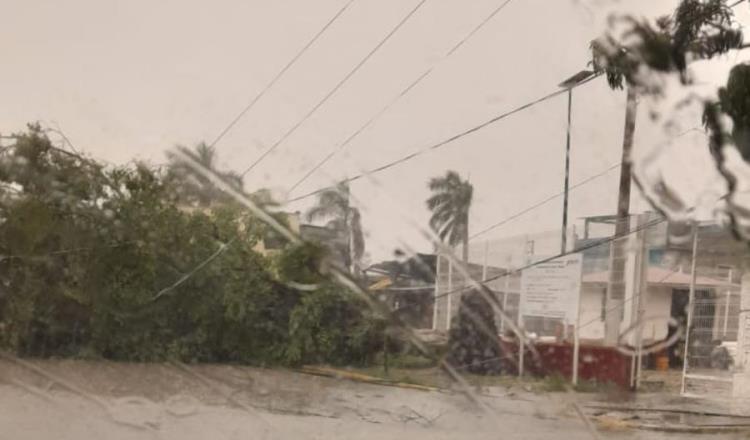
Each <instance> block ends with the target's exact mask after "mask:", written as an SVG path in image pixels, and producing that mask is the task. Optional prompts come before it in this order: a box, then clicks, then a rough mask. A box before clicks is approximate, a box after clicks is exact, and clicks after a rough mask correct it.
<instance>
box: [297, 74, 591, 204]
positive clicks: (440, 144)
mask: <svg viewBox="0 0 750 440" xmlns="http://www.w3.org/2000/svg"><path fill="white" fill-rule="evenodd" d="M598 76H600V74H596V75H593V76H591V77H590V78H588V79H587V80H585V81H581V82H580V83H578V84H576V85H575V86H573V87H572V88H576V87H580V86H582V85H584V84H586V83H588V82H589V81H592V80H593V79H594V78H597V77H598ZM568 90H569V89H562V90H558V91H555V92H552V93H549V94H547V95H544V96H542V97H541V98H538V99H535V100H533V101H531V102H528V103H526V104H523V105H521V106H519V107H516V108H514V109H513V110H510V111H507V112H505V113H502V114H500V115H497V116H495V117H493V118H492V119H489V120H487V121H485V122H483V123H481V124H479V125H476V126H474V127H472V128H469V129H468V130H464V131H462V132H460V133H458V134H455V135H453V136H451V137H449V138H447V139H444V140H442V141H439V142H437V143H435V144H432V145H430V146H427V147H424V148H422V149H421V150H418V151H415V152H413V153H410V154H408V155H406V156H404V157H402V158H400V159H396V160H394V161H392V162H389V163H387V164H384V165H381V166H379V167H377V168H373V169H371V170H369V171H366V172H364V173H360V174H357V175H356V176H353V177H350V178H347V179H343V180H341V181H340V182H339V184H341V183H349V182H354V181H356V180H359V179H361V178H362V177H364V176H366V175H369V174H374V173H379V172H381V171H385V170H387V169H389V168H393V167H395V166H397V165H400V164H402V163H404V162H407V161H410V160H412V159H414V158H416V157H419V156H421V155H423V154H425V153H429V152H430V151H432V150H436V149H438V148H440V147H444V146H446V145H448V144H450V143H452V142H454V141H457V140H458V139H461V138H462V137H464V136H468V135H470V134H472V133H474V132H477V131H479V130H481V129H483V128H485V127H487V126H489V125H492V124H494V123H495V122H498V121H501V120H503V119H505V118H507V117H509V116H512V115H514V114H516V113H519V112H522V111H524V110H527V109H529V108H531V107H534V106H535V105H537V104H541V103H542V102H545V101H548V100H550V99H552V98H554V97H556V96H559V95H562V94H565V93H568ZM333 187H335V185H331V186H326V187H324V188H319V189H317V190H315V191H312V192H309V193H307V194H304V195H301V196H298V197H294V198H292V199H289V200H288V201H287V203H290V202H296V201H298V200H302V199H306V198H308V197H312V196H314V195H316V194H320V193H322V192H324V191H326V190H328V189H330V188H333Z"/></svg>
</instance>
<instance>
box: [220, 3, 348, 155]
mask: <svg viewBox="0 0 750 440" xmlns="http://www.w3.org/2000/svg"><path fill="white" fill-rule="evenodd" d="M354 2H355V0H349V1H348V2H346V3H345V4H344V6H342V7H341V9H339V10H338V12H336V14H334V15H333V17H331V19H330V20H328V22H327V23H326V24H325V26H323V27H322V28H321V29H320V30H319V31H318V32H317V33H316V34H315V36H313V37H312V39H311V40H310V41H308V42H307V44H305V45H304V46H303V47H302V49H300V50H299V52H297V54H296V55H294V56H293V57H292V59H291V60H289V62H288V63H286V65H285V66H284V67H283V68H282V69H281V70H280V71H279V72H278V73H277V74H276V76H274V77H273V79H272V80H271V82H269V83H268V84H267V85H266V86H265V87H264V88H263V90H261V91H260V93H258V94H257V95H255V97H254V98H253V99H252V100H251V101H250V103H249V104H248V105H247V106H245V108H243V109H242V111H240V112H239V113H238V114H237V116H235V118H234V119H232V121H231V122H230V123H229V124H228V125H227V126H226V127H224V129H223V130H222V131H221V133H219V135H218V136H216V139H214V140H213V142H211V144H210V146H211V147H214V146H215V145H216V144H217V143H219V141H220V140H221V139H222V138H224V136H226V134H227V133H229V131H230V130H231V129H232V128H234V126H235V125H237V123H238V122H240V119H242V117H243V116H245V114H246V113H247V112H249V111H250V110H251V109H252V108H253V107H255V104H256V103H257V102H258V101H260V99H261V98H262V97H263V96H265V94H266V93H267V92H268V91H269V90H270V89H271V87H273V86H274V85H275V84H276V83H277V82H278V81H279V80H280V79H281V77H282V76H284V74H285V73H286V72H287V71H288V70H289V69H290V68H291V67H292V66H293V65H294V64H296V63H297V60H299V59H300V58H301V57H302V55H303V54H304V53H305V52H307V50H308V49H309V48H310V47H311V46H312V45H313V44H315V42H316V41H318V39H319V38H320V37H321V36H322V35H323V34H324V33H325V32H326V31H327V30H328V28H330V27H331V25H332V24H333V23H334V22H335V21H336V20H338V18H339V17H340V16H341V14H343V13H344V11H346V10H347V9H348V8H349V6H351V4H352V3H354Z"/></svg>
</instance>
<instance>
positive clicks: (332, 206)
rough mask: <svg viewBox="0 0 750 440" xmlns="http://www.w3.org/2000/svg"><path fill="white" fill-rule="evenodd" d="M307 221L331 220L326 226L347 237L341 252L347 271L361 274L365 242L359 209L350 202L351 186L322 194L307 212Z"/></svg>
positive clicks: (341, 185)
mask: <svg viewBox="0 0 750 440" xmlns="http://www.w3.org/2000/svg"><path fill="white" fill-rule="evenodd" d="M307 219H308V220H309V221H315V220H329V221H328V223H327V225H326V226H327V227H329V228H331V229H333V230H334V231H336V232H337V235H340V236H344V237H346V243H344V244H342V245H341V248H340V249H339V251H340V252H341V254H342V255H343V256H344V264H345V265H346V267H347V269H348V270H349V271H350V272H352V273H354V274H359V272H360V270H361V260H362V256H363V255H364V253H365V240H364V232H363V230H362V221H361V215H360V212H359V209H357V208H355V207H353V206H351V204H350V202H349V185H348V184H347V183H340V184H339V185H337V186H336V187H335V188H332V189H328V190H325V191H323V192H321V193H320V194H319V195H318V201H317V204H316V205H315V206H313V207H312V208H310V210H309V211H308V212H307Z"/></svg>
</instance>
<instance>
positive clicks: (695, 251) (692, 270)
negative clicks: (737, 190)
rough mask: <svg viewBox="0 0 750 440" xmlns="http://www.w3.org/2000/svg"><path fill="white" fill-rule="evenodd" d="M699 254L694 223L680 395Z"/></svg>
mask: <svg viewBox="0 0 750 440" xmlns="http://www.w3.org/2000/svg"><path fill="white" fill-rule="evenodd" d="M697 254H698V226H697V224H696V223H693V261H691V262H690V267H691V268H690V293H689V296H688V313H687V324H686V326H685V327H686V329H685V349H684V350H683V354H682V356H683V358H682V384H681V386H680V394H685V379H686V378H685V376H686V375H687V369H688V351H689V349H690V326H691V325H692V324H693V306H694V304H693V303H694V301H695V263H696V260H697V258H696V257H697Z"/></svg>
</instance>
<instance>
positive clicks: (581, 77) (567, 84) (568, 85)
mask: <svg viewBox="0 0 750 440" xmlns="http://www.w3.org/2000/svg"><path fill="white" fill-rule="evenodd" d="M593 74H594V72H592V71H590V70H581V71H580V72H578V73H576V74H575V75H573V76H571V77H570V78H568V79H566V80H565V81H563V82H561V83H560V84H559V85H558V87H560V88H563V89H567V90H568V128H567V134H566V142H565V184H564V190H563V218H562V233H561V234H562V235H561V239H560V252H561V253H563V254H564V253H565V252H566V251H567V241H568V236H567V232H568V188H569V185H570V183H569V180H570V179H569V178H570V120H571V116H572V115H571V113H572V110H573V89H574V88H575V87H576V86H578V85H579V84H581V83H582V82H584V81H586V80H587V79H589V78H590V77H591V76H592V75H593Z"/></svg>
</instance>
